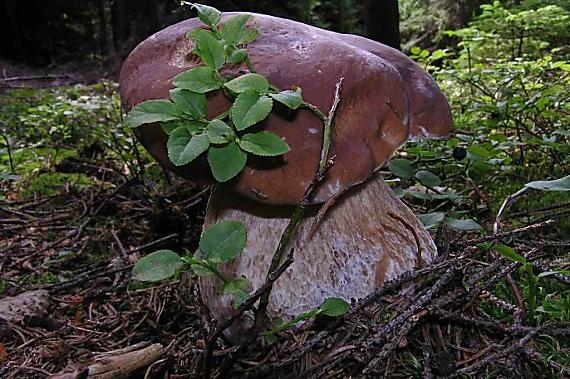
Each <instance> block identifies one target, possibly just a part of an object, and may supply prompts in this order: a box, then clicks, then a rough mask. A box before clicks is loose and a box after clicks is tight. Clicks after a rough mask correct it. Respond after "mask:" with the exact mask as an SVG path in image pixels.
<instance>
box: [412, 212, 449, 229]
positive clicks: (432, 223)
mask: <svg viewBox="0 0 570 379" xmlns="http://www.w3.org/2000/svg"><path fill="white" fill-rule="evenodd" d="M444 217H445V215H444V214H443V213H442V212H434V213H427V214H423V215H419V216H418V218H419V219H420V221H421V222H422V224H423V225H424V226H425V227H426V229H432V228H434V227H436V226H437V225H439V224H440V223H441V222H442V221H443V218H444Z"/></svg>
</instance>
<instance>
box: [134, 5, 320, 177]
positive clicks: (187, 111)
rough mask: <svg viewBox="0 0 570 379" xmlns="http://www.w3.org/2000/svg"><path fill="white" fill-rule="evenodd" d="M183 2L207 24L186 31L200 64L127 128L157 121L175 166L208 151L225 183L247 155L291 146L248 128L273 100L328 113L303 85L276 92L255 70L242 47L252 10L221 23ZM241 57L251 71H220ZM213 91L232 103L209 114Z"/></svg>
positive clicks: (144, 106) (138, 111)
mask: <svg viewBox="0 0 570 379" xmlns="http://www.w3.org/2000/svg"><path fill="white" fill-rule="evenodd" d="M183 3H185V2H183ZM185 4H188V5H191V6H192V7H193V8H195V9H196V10H197V11H198V17H199V18H200V20H201V21H202V22H203V23H204V24H205V25H206V26H207V27H209V28H210V30H205V29H202V28H196V29H194V30H193V31H191V32H189V33H188V34H187V38H189V39H190V40H191V41H193V42H194V49H193V50H192V52H193V53H194V54H195V55H196V56H198V57H199V58H200V59H201V60H202V62H203V64H204V65H201V66H198V67H194V68H192V69H191V70H189V71H185V72H183V73H181V74H179V75H177V76H176V77H174V79H173V80H172V84H173V85H174V87H175V88H174V89H173V90H171V91H170V100H160V99H157V100H148V101H145V102H143V103H140V104H138V105H137V106H136V107H134V108H133V109H132V110H131V112H130V113H129V114H128V115H127V116H126V118H125V121H124V123H125V125H127V126H129V127H131V128H136V127H138V126H141V125H143V124H149V123H160V124H161V127H162V130H163V131H164V132H165V133H166V134H168V142H167V151H168V156H169V159H170V160H171V161H172V163H173V164H174V165H175V166H183V165H186V164H188V163H190V162H192V161H194V160H195V159H196V158H198V157H199V156H200V155H202V154H203V153H206V154H207V160H208V164H209V165H210V169H211V171H212V175H213V176H214V178H215V179H216V180H217V181H218V182H226V181H228V180H230V179H232V178H233V177H235V176H236V175H237V174H239V173H240V172H241V171H242V170H243V169H244V167H245V164H246V162H247V157H248V154H252V155H256V156H265V157H269V156H279V155H282V154H284V153H286V152H288V151H289V150H290V147H289V145H288V144H287V143H286V142H285V141H284V140H283V139H281V137H279V136H278V135H276V134H274V133H272V132H269V131H261V132H257V133H247V132H246V130H247V129H248V128H250V127H252V126H254V125H256V124H258V123H259V122H261V121H263V120H265V119H266V118H267V117H268V116H269V114H270V113H271V110H272V108H273V101H277V102H279V103H281V104H283V105H285V106H286V107H288V108H290V109H293V110H295V109H298V108H300V107H305V108H308V109H310V110H311V111H312V112H313V113H315V115H316V116H318V117H319V118H320V119H321V120H324V119H325V118H326V117H325V115H324V114H323V113H322V112H320V111H319V110H318V109H317V108H316V107H314V106H313V105H311V104H308V103H306V102H305V101H304V100H303V96H302V94H301V88H298V87H297V88H295V89H293V90H284V91H279V90H278V89H277V88H276V87H275V86H273V85H271V84H270V83H269V81H268V80H267V78H266V77H265V76H263V75H261V74H258V73H256V72H255V68H254V67H253V65H252V63H251V61H250V60H249V57H248V52H247V49H246V48H245V46H246V45H247V44H248V43H250V42H253V41H254V40H255V39H256V38H257V35H258V34H259V32H258V30H257V29H255V28H248V27H246V24H247V22H248V21H250V20H251V18H252V16H251V15H247V14H241V15H238V16H234V17H231V18H229V19H228V20H226V21H225V23H224V24H223V25H220V20H221V12H219V11H218V10H217V9H215V8H212V7H209V6H206V5H200V4H192V3H185ZM242 62H244V63H245V64H246V66H247V67H248V69H249V71H250V72H249V73H246V74H244V75H241V76H238V77H224V76H222V75H221V73H220V70H221V69H222V68H223V67H224V66H225V65H228V64H229V65H235V64H239V63H242ZM217 90H221V91H223V93H224V94H225V96H226V97H227V98H228V99H230V100H231V101H232V105H231V107H230V108H229V109H228V110H226V111H224V112H222V113H221V114H219V115H217V116H216V117H214V118H212V119H208V118H207V98H206V93H209V92H212V91H217Z"/></svg>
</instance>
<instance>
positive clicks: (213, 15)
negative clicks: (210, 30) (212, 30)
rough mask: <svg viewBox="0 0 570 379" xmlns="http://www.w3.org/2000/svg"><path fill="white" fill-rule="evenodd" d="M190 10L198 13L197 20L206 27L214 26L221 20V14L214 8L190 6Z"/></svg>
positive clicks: (197, 5)
mask: <svg viewBox="0 0 570 379" xmlns="http://www.w3.org/2000/svg"><path fill="white" fill-rule="evenodd" d="M192 8H195V9H196V10H197V11H198V18H199V19H200V21H202V22H203V23H204V24H206V25H208V26H216V25H218V23H219V22H220V20H221V19H222V12H220V11H219V10H217V9H216V8H214V7H210V6H207V5H202V4H192Z"/></svg>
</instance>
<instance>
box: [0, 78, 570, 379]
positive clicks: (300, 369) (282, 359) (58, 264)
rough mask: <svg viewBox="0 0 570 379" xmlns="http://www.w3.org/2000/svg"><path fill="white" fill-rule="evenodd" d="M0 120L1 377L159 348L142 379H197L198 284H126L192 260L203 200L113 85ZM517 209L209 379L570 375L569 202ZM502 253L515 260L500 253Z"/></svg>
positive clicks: (32, 105) (232, 353)
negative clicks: (141, 130)
mask: <svg viewBox="0 0 570 379" xmlns="http://www.w3.org/2000/svg"><path fill="white" fill-rule="evenodd" d="M0 106H2V107H3V108H4V109H5V111H6V112H3V118H2V120H1V121H2V124H0V125H4V126H6V127H5V128H3V129H2V136H5V137H6V138H5V140H4V144H5V145H2V150H1V151H0V158H1V159H0V175H1V179H0V190H1V191H0V194H1V196H0V226H1V231H0V312H1V311H2V302H3V301H4V302H10V301H13V299H14V297H16V296H19V295H20V296H21V295H22V294H23V295H24V296H29V297H28V299H27V300H26V301H24V302H23V303H20V305H19V309H18V311H15V312H13V313H14V314H13V316H12V317H11V319H10V320H1V319H0V377H1V378H24V377H25V378H44V377H49V376H51V375H52V374H56V373H59V372H61V371H62V370H66V371H69V372H74V373H73V374H70V376H67V377H68V378H86V377H87V376H86V371H85V368H86V367H88V366H89V365H90V364H91V365H92V364H93V362H94V357H96V356H97V355H99V354H101V353H103V352H109V351H114V350H118V349H123V348H128V347H130V346H135V348H136V349H138V350H139V351H147V350H145V349H148V348H149V347H152V346H157V345H153V344H160V346H159V347H158V351H159V352H158V354H156V355H154V356H153V357H154V359H152V360H151V361H149V362H147V364H146V365H145V366H144V367H142V368H141V369H140V370H138V371H136V372H134V373H133V374H132V377H140V378H143V377H144V378H163V377H164V378H194V377H200V375H201V372H202V365H203V362H202V357H203V351H204V348H205V345H206V341H207V339H208V336H209V335H210V333H211V332H212V331H213V330H214V328H215V324H214V322H213V321H212V320H211V319H210V317H209V315H208V312H207V310H206V309H205V307H204V306H202V305H201V302H200V298H199V293H198V288H197V286H196V277H195V276H194V275H193V274H191V273H189V272H184V273H182V274H180V275H179V276H177V277H176V279H175V280H172V281H169V282H165V283H162V284H158V285H148V284H141V283H137V282H134V281H132V280H130V272H131V269H132V267H133V264H134V263H135V262H136V261H137V260H138V259H139V258H140V257H141V256H144V255H146V254H148V253H150V252H153V251H155V250H158V249H163V248H168V249H172V250H175V251H181V250H183V249H188V250H189V251H194V250H195V249H196V247H197V243H198V239H199V236H200V232H201V225H202V220H203V216H204V210H205V206H206V202H207V198H208V194H209V189H208V188H201V187H197V186H193V185H191V184H189V183H187V182H183V181H181V180H178V179H176V178H172V177H170V176H169V175H168V174H166V173H164V172H163V171H162V170H161V169H160V167H158V166H157V165H156V164H155V163H153V162H152V161H151V160H150V158H149V157H148V156H147V155H145V153H144V150H143V149H142V148H141V147H140V146H139V145H138V144H137V143H136V142H135V141H134V140H133V137H132V135H131V134H130V132H129V131H124V130H121V129H120V128H119V127H118V126H117V124H118V120H119V118H120V113H121V111H120V106H119V103H118V98H117V94H116V86H115V84H113V83H111V82H105V81H103V82H100V83H97V84H95V85H92V86H84V85H80V86H74V87H65V88H56V89H49V90H32V89H22V90H15V91H14V90H13V91H8V92H7V94H6V95H5V96H3V97H2V98H0ZM8 126H9V127H8ZM501 200H502V199H501ZM410 205H411V206H413V203H412V202H410ZM525 206H530V208H529V207H527V208H524V209H520V208H519V209H516V212H513V213H512V214H511V215H510V219H509V220H506V221H504V223H503V227H502V230H501V232H500V233H499V234H498V235H493V234H490V233H488V232H484V230H483V231H459V230H457V229H453V228H449V227H447V226H446V225H445V224H441V225H440V226H439V227H437V228H436V229H435V230H434V234H433V235H434V238H435V240H436V241H437V245H438V248H439V252H440V256H439V258H438V260H437V262H434V264H432V265H430V266H426V267H419V268H418V269H417V270H414V271H412V272H410V273H408V274H406V275H403V276H402V277H401V278H399V279H397V280H395V281H392V282H389V283H386V285H385V286H384V287H383V288H382V289H380V290H378V291H377V292H375V293H373V294H371V295H370V296H369V297H367V298H366V299H362V300H360V301H358V302H357V303H355V304H353V306H352V308H351V311H350V312H349V313H348V314H346V315H345V316H342V317H340V318H338V319H334V318H326V317H322V318H317V319H314V320H311V321H309V322H307V323H305V324H304V325H303V326H302V327H300V328H299V329H297V330H295V331H286V332H283V333H282V334H281V335H280V336H279V339H278V342H277V343H273V344H269V343H266V342H265V341H262V343H260V344H253V343H252V344H249V345H247V346H237V347H234V346H232V345H230V344H228V343H226V342H224V341H222V340H219V341H218V342H217V344H216V345H215V352H214V354H213V358H212V361H211V362H209V363H210V364H211V366H212V367H214V368H215V369H214V376H217V377H220V378H228V377H236V378H238V377H247V378H253V377H283V378H285V377H330V378H346V377H362V376H364V375H366V376H368V377H386V378H435V377H449V378H455V377H513V376H515V375H516V376H520V377H537V378H538V377H568V376H570V367H569V366H570V349H569V346H570V324H569V321H570V315H569V313H570V310H569V309H570V277H569V276H568V274H567V270H568V269H569V267H570V262H569V258H568V253H567V252H568V249H569V247H570V240H569V239H568V234H567V231H566V229H564V228H562V227H560V224H561V222H563V220H564V219H565V218H566V217H567V216H568V211H569V210H570V202H568V199H567V198H562V200H560V201H558V202H557V203H556V204H555V205H554V206H549V207H544V206H536V205H533V204H532V203H525ZM517 212H518V213H517ZM492 221H493V218H492V217H491V216H488V217H487V219H484V218H480V220H479V222H481V223H482V224H483V225H484V226H486V228H487V229H490V225H491V224H492ZM499 243H500V246H505V245H507V244H508V245H509V246H512V247H513V248H515V249H516V251H517V252H518V254H511V252H510V250H508V249H506V247H505V248H502V250H503V252H502V254H503V255H501V253H500V251H499V250H501V249H497V248H496V246H497V244H499ZM513 252H514V250H513ZM509 255H510V259H509V258H506V257H505V256H509ZM410 287H411V288H413V289H414V290H413V291H404V292H401V291H400V290H401V289H402V288H410ZM529 296H532V297H529ZM30 299H31V300H30ZM531 308H532V313H530V309H531ZM137 344H138V345H137ZM98 362H99V363H101V360H100V359H99V361H98ZM60 377H64V376H60Z"/></svg>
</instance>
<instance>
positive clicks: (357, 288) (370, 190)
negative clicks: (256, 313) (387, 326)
mask: <svg viewBox="0 0 570 379" xmlns="http://www.w3.org/2000/svg"><path fill="white" fill-rule="evenodd" d="M316 208H318V207H316ZM316 210H317V209H314V210H313V213H312V214H311V215H309V216H308V217H306V218H305V219H304V220H303V221H301V223H300V224H299V227H298V229H297V234H296V235H295V238H294V239H292V240H291V241H290V243H289V246H288V247H287V250H288V249H291V248H292V249H295V261H294V262H293V264H292V265H291V266H290V267H289V268H288V269H287V271H285V273H284V274H283V275H282V276H281V277H280V278H279V279H278V280H277V281H276V282H275V285H274V286H273V291H272V293H271V296H270V299H269V306H268V314H269V316H270V317H271V316H272V317H277V316H279V317H282V318H284V319H290V318H293V317H295V316H296V315H299V314H300V313H302V312H305V311H307V310H309V309H311V308H315V307H318V306H319V305H320V304H321V303H322V302H323V300H324V299H326V298H329V297H340V298H343V299H344V300H346V301H348V302H350V301H351V300H353V299H354V300H356V299H360V298H363V297H365V296H366V295H368V294H369V293H371V292H372V291H373V290H374V289H375V288H378V287H379V286H381V285H382V283H384V282H385V281H386V280H390V279H393V278H395V277H397V276H398V275H399V274H401V273H402V272H404V271H407V270H410V269H412V268H414V267H417V266H419V265H421V264H425V262H431V261H432V260H433V258H434V257H435V255H436V253H437V252H436V248H435V245H434V243H433V241H432V239H431V237H430V235H429V233H428V232H427V231H426V230H425V228H424V227H423V226H422V224H421V222H420V221H419V220H418V219H417V217H416V216H415V215H414V214H413V213H412V211H411V210H410V209H409V208H408V207H407V206H406V205H404V203H402V201H400V200H399V199H398V198H397V197H396V196H395V195H394V193H393V192H392V190H391V189H390V188H389V187H388V186H387V185H386V183H384V180H383V179H382V178H381V177H380V176H374V177H372V178H370V180H369V181H367V182H366V183H363V184H361V185H358V186H355V187H353V188H351V189H350V190H348V191H347V192H346V193H345V194H343V196H342V197H341V198H340V199H339V200H338V201H337V202H335V204H334V205H333V206H332V208H331V209H329V210H328V211H327V213H326V214H325V216H324V217H323V219H322V220H320V222H319V225H318V227H317V228H316V230H315V231H314V234H312V235H311V229H312V226H313V223H314V222H315V218H316V214H315V211H316ZM291 211H292V207H291V206H272V205H263V206H260V204H259V203H258V202H256V201H253V200H249V199H245V198H240V197H236V196H235V195H228V194H227V193H226V191H224V190H223V189H222V188H218V189H217V190H216V191H214V192H213V194H212V196H211V198H210V202H209V205H208V210H207V213H206V219H205V223H204V227H208V226H209V225H212V224H215V223H217V222H220V221H224V220H236V221H240V222H242V223H243V224H244V225H246V227H247V231H248V239H247V245H246V247H245V250H244V252H243V253H242V254H241V255H240V257H239V258H238V259H236V260H235V261H233V262H231V263H229V264H226V265H225V266H224V267H223V272H224V274H226V275H227V276H228V277H239V276H241V275H245V276H246V277H247V278H248V279H249V280H250V282H251V283H252V286H253V288H254V289H257V288H259V287H261V286H262V285H263V283H264V281H265V278H266V273H267V271H268V270H269V266H270V262H271V259H272V257H273V252H274V251H275V250H276V248H277V244H278V243H279V239H280V237H281V234H282V233H283V231H284V229H285V227H286V226H287V223H288V221H289V219H288V217H289V216H290V215H291ZM219 286H220V283H219V281H218V280H217V279H216V278H215V277H203V278H200V290H201V293H202V298H203V300H204V302H205V303H206V304H207V305H208V308H209V309H210V311H211V312H212V315H213V316H214V317H215V318H216V319H218V320H225V319H227V318H228V317H230V316H231V315H232V313H233V307H232V300H231V297H230V296H220V294H219V291H218V289H219ZM252 321H253V320H252V319H248V318H247V316H246V317H244V318H243V319H242V322H241V323H240V324H237V325H236V326H235V327H234V328H233V329H230V330H229V336H230V337H233V336H236V337H237V335H238V334H239V331H240V330H245V328H247V327H248V326H250V325H251V322H252Z"/></svg>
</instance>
